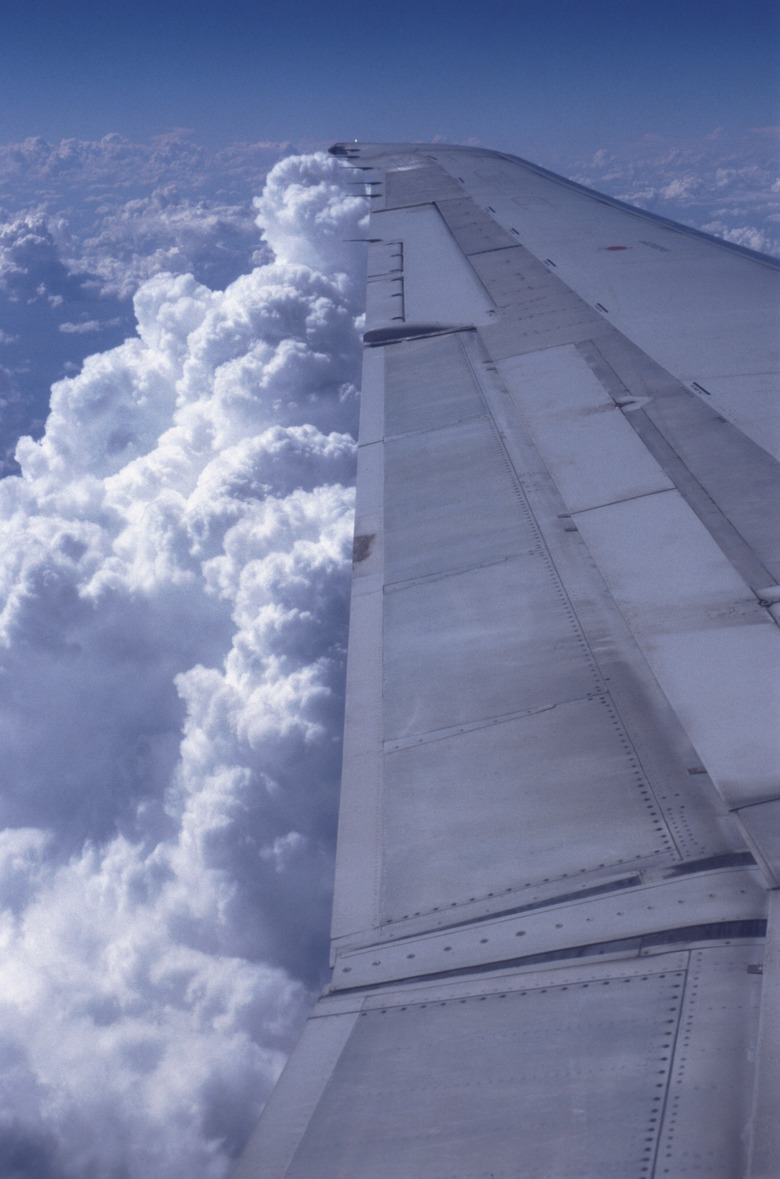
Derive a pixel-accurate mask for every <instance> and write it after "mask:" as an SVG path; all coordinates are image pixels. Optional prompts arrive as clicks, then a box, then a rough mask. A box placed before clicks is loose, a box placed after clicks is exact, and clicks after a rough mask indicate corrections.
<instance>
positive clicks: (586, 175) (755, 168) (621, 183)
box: [567, 127, 780, 257]
mask: <svg viewBox="0 0 780 1179" xmlns="http://www.w3.org/2000/svg"><path fill="white" fill-rule="evenodd" d="M779 147H780V127H757V128H754V129H753V130H752V131H750V132H748V133H747V134H745V135H739V136H732V135H729V134H728V133H727V132H726V131H725V130H724V129H723V128H721V127H719V128H716V130H715V131H713V132H712V133H711V134H710V135H708V136H707V137H706V138H704V139H700V140H674V139H668V138H664V137H663V136H661V135H652V134H651V135H646V136H645V137H644V138H643V139H642V140H640V141H639V142H637V143H633V144H622V145H620V147H619V148H613V149H611V150H608V149H606V148H604V149H602V150H600V151H598V152H596V154H595V155H594V156H593V157H592V158H591V159H590V160H585V161H579V162H576V163H574V162H569V164H568V166H567V175H570V176H571V177H572V179H574V180H578V181H579V182H580V183H582V184H587V185H590V186H591V187H593V188H596V189H599V190H600V191H602V192H607V193H609V194H610V195H611V196H615V197H618V198H619V199H620V200H624V201H628V202H629V204H635V205H639V206H640V207H641V208H643V209H649V210H650V211H651V212H653V213H660V214H661V215H662V216H664V217H670V218H671V219H672V220H673V221H680V222H681V223H682V224H684V225H691V226H693V227H694V228H695V229H702V230H704V232H705V233H711V234H714V235H715V236H716V237H722V238H725V240H726V241H730V242H734V243H735V244H736V245H739V246H747V247H748V249H751V250H758V252H759V253H762V254H773V255H775V256H777V257H780V199H778V198H780V169H778V162H779V159H780V156H779V154H778V148H779Z"/></svg>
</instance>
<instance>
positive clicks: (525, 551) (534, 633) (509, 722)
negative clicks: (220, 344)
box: [237, 145, 780, 1179]
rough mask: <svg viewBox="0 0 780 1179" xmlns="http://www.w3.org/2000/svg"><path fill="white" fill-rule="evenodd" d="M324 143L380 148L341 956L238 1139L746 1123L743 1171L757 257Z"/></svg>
mask: <svg viewBox="0 0 780 1179" xmlns="http://www.w3.org/2000/svg"><path fill="white" fill-rule="evenodd" d="M337 150H338V151H339V153H340V154H342V155H345V156H348V157H354V158H359V159H360V161H361V164H362V165H363V166H373V167H374V168H376V169H377V170H378V172H377V173H376V174H380V173H381V174H382V176H383V178H384V186H383V189H382V195H381V197H380V198H379V199H377V200H376V201H374V203H373V214H372V222H371V230H370V236H371V238H373V239H376V240H374V241H372V242H371V244H370V246H369V256H368V265H369V304H368V313H367V333H366V344H367V347H366V354H365V365H364V388H363V402H362V410H361V433H360V448H359V474H358V502H357V514H356V528H355V534H356V535H355V566H354V581H353V599H352V617H351V626H350V650H349V668H348V688H347V717H346V729H345V751H344V771H343V784H342V799H341V813H340V821H339V847H338V855H337V871H336V890H335V898H334V914H333V929H332V934H333V966H334V974H333V982H332V986H331V988H330V993H329V994H327V995H326V996H325V997H323V998H322V999H321V1000H320V1003H319V1004H318V1006H317V1009H316V1010H315V1012H314V1014H313V1016H312V1019H311V1020H310V1022H309V1025H308V1026H307V1030H306V1032H305V1034H304V1038H303V1040H302V1041H301V1044H300V1045H299V1048H298V1049H297V1050H296V1052H295V1053H294V1054H293V1057H292V1058H291V1061H290V1064H289V1065H288V1068H287V1070H285V1073H284V1074H283V1077H282V1080H281V1082H280V1084H279V1086H278V1088H277V1090H276V1092H275V1095H274V1097H273V1098H272V1101H271V1102H270V1103H269V1107H268V1110H267V1113H266V1115H264V1119H263V1121H262V1122H261V1126H260V1129H259V1130H258V1133H257V1135H256V1136H255V1138H254V1139H253V1140H252V1143H251V1144H250V1147H249V1148H248V1150H247V1154H246V1156H245V1159H244V1161H243V1162H242V1164H241V1168H243V1169H239V1172H238V1173H237V1174H238V1176H240V1179H249V1176H252V1177H253V1179H258V1177H259V1176H263V1179H266V1177H268V1179H283V1177H284V1179H294V1177H297V1179H301V1177H304V1176H305V1177H306V1179H331V1177H333V1179H335V1177H336V1176H338V1177H339V1179H351V1177H352V1176H356V1177H357V1176H359V1177H360V1179H388V1177H389V1176H393V1179H395V1177H396V1176H398V1175H403V1176H404V1177H405V1179H406V1177H408V1179H423V1177H424V1179H430V1177H431V1176H440V1177H442V1179H443V1177H444V1176H447V1177H448V1179H460V1177H461V1176H462V1177H463V1179H465V1177H466V1176H468V1179H475V1177H477V1176H479V1177H482V1179H487V1177H488V1176H493V1179H496V1177H497V1176H499V1175H500V1176H503V1177H504V1179H506V1177H508V1176H510V1175H511V1176H512V1179H518V1177H522V1179H532V1177H533V1179H538V1177H539V1176H545V1177H546V1176H550V1175H555V1176H556V1179H569V1177H572V1179H573V1177H574V1176H575V1175H576V1176H591V1175H592V1176H594V1177H595V1176H599V1177H601V1176H611V1175H614V1176H615V1177H616V1179H617V1177H618V1176H619V1177H620V1179H625V1176H629V1175H630V1176H636V1177H637V1179H651V1177H654V1179H660V1177H661V1176H677V1175H684V1174H688V1173H690V1174H701V1175H704V1174H706V1175H708V1176H713V1177H722V1179H732V1177H733V1176H735V1175H737V1174H743V1173H746V1168H747V1166H748V1162H747V1153H746V1152H747V1148H748V1143H749V1142H752V1152H753V1153H752V1159H753V1162H752V1166H753V1171H752V1172H751V1174H752V1175H755V1179H768V1176H769V1175H770V1174H774V1173H776V1172H777V1173H780V1143H778V1142H777V1140H776V1136H775V1134H774V1130H773V1129H772V1125H773V1123H772V1116H773V1115H772V1112H771V1111H772V1109H773V1101H774V1100H775V1098H776V1096H777V1093H776V1089H777V1085H778V1080H777V1077H776V1067H775V1064H774V1063H773V1061H774V1056H773V1055H772V1053H773V1052H774V1049H772V1048H771V1045H772V1044H773V1043H774V1040H773V1037H774V1034H775V1032H776V1030H777V1029H776V1026H775V1025H776V1022H777V1021H776V1019H775V1016H774V1014H773V1012H774V1011H775V1004H776V997H775V990H776V980H775V982H773V981H772V980H773V979H774V974H772V973H771V971H772V969H773V967H771V962H772V961H773V960H772V958H771V953H773V952H774V951H773V950H772V951H771V952H770V957H769V959H768V960H767V969H768V973H767V976H762V975H761V973H760V971H761V967H762V961H763V953H764V939H763V936H762V935H763V930H764V918H765V915H766V893H767V887H770V888H773V887H776V886H777V883H778V880H780V875H778V872H779V869H778V865H777V858H778V847H780V837H778V831H779V830H780V823H778V820H777V807H778V796H779V795H780V785H779V783H778V779H779V778H780V749H778V740H777V733H778V726H777V725H776V711H775V710H776V707H777V703H778V699H777V697H778V690H779V689H778V685H779V684H780V673H778V666H779V664H778V660H777V655H778V651H777V644H778V641H780V636H779V635H778V627H777V625H776V621H775V619H774V617H773V615H772V613H771V612H770V611H771V610H772V609H775V608H776V604H773V602H774V600H772V602H770V601H769V600H768V599H765V598H764V597H762V590H763V591H764V592H766V589H767V587H771V586H773V585H776V584H777V582H778V581H779V580H780V536H778V528H777V518H778V514H779V513H778V511H776V510H775V508H774V507H773V502H774V499H773V497H776V501H777V503H778V506H779V508H780V480H778V470H777V464H776V463H775V462H774V460H772V459H771V458H770V455H769V451H770V450H771V449H772V443H771V435H772V433H773V430H774V428H775V425H776V418H775V414H776V409H775V406H776V402H775V403H773V402H772V401H771V398H770V395H769V392H768V390H769V384H768V379H767V374H768V373H770V372H771V371H774V367H775V364H776V362H775V359H774V356H773V352H774V342H773V333H772V332H771V331H769V330H768V329H769V328H771V326H772V324H773V322H774V319H775V318H776V315H777V304H776V303H775V304H774V305H770V302H769V300H770V296H771V298H774V299H776V295H771V292H772V291H775V290H776V280H777V273H776V271H775V270H774V269H773V267H772V265H771V264H770V263H765V262H762V261H760V260H756V259H754V258H750V257H748V256H747V255H746V254H745V252H744V251H739V250H738V249H732V248H730V247H728V246H725V245H718V244H714V243H712V242H710V241H708V240H706V239H704V238H703V237H702V236H701V235H696V234H693V233H689V232H687V231H685V230H683V229H682V228H680V227H674V226H672V225H670V224H667V223H664V222H661V221H659V220H658V219H654V218H652V217H648V216H646V215H644V214H640V213H638V212H635V211H627V210H623V209H621V208H618V207H616V205H615V203H614V202H611V201H609V200H608V199H607V198H603V199H602V198H600V197H594V196H591V195H588V194H586V193H584V192H583V191H582V190H579V189H578V188H577V186H572V185H571V184H568V183H567V182H566V181H562V180H561V179H560V178H555V177H550V176H549V175H547V174H544V173H543V172H542V171H541V170H539V169H536V168H534V167H532V166H530V165H526V164H524V163H523V162H522V161H513V160H511V159H509V158H508V157H503V156H500V155H495V154H493V153H487V152H484V151H481V150H479V149H468V148H463V149H461V148H457V149H455V148H446V147H441V145H437V146H435V147H430V148H427V147H426V148H420V147H410V146H409V145H396V146H391V147H389V148H383V147H382V146H381V145H344V146H343V147H340V148H338V149H337ZM613 247H620V248H613ZM708 381H709V385H708V384H707V382H708ZM710 386H712V387H710ZM774 387H776V386H774ZM743 431H744V432H743ZM731 811H736V812H737V814H736V816H735V815H734V814H732V813H731ZM743 832H744V834H743ZM745 835H746V836H747V840H746V839H745ZM749 849H753V851H755V853H756V858H757V861H758V866H756V865H755V864H754V862H753V858H752V856H751V852H750V850H749ZM771 908H772V911H774V903H772V906H771ZM770 936H772V935H771V929H770ZM773 944H774V943H772V945H773ZM775 973H776V972H775ZM765 980H767V981H768V985H767V986H766V988H765V990H764V997H763V999H762V998H761V995H762V982H763V981H765ZM759 1001H761V1003H762V1008H761V1010H762V1014H761V1021H762V1022H761V1028H762V1029H763V1030H762V1031H761V1032H760V1033H759V1026H758V1006H759ZM315 1029H317V1030H315ZM760 1038H763V1041H764V1043H763V1044H762V1045H761V1048H760V1051H759V1058H758V1059H759V1079H758V1084H757V1088H756V1096H755V1099H753V1097H752V1096H751V1095H752V1091H753V1090H752V1086H753V1073H754V1069H753V1061H754V1059H755V1052H756V1046H757V1043H758V1041H759V1039H760ZM766 1045H770V1047H769V1048H767V1047H766ZM775 1055H776V1054H775ZM751 1107H752V1108H753V1131H752V1132H751V1131H750V1114H751ZM751 1133H752V1136H751Z"/></svg>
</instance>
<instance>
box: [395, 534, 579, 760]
mask: <svg viewBox="0 0 780 1179" xmlns="http://www.w3.org/2000/svg"><path fill="white" fill-rule="evenodd" d="M384 617H385V738H386V739H390V740H393V739H395V738H398V737H403V736H411V735H413V734H416V733H430V732H432V731H433V730H435V729H447V728H450V727H452V726H455V725H461V724H467V723H469V722H471V721H478V720H488V719H492V718H493V717H497V716H510V715H512V714H513V713H518V712H522V711H526V710H531V709H539V708H546V707H553V706H554V705H556V704H560V703H561V702H563V701H565V700H577V699H582V698H583V697H584V696H587V695H588V693H589V692H592V691H594V690H596V688H597V683H596V680H595V676H594V671H593V667H592V665H591V663H590V661H589V659H588V658H587V654H586V653H585V652H584V651H583V647H582V643H581V640H580V636H579V634H578V632H577V629H576V626H575V625H574V621H573V619H572V618H571V617H570V615H569V613H568V612H567V610H566V608H565V603H561V602H560V600H559V599H558V598H557V597H555V596H553V594H552V586H551V585H550V578H549V575H548V572H547V569H546V568H545V565H544V563H543V562H542V561H541V560H540V559H539V558H537V557H534V556H523V557H515V558H514V559H512V560H501V561H499V562H498V563H497V564H493V565H487V566H485V567H484V568H478V569H469V570H467V571H466V572H464V573H457V574H452V575H450V576H447V577H433V578H431V579H428V580H424V581H419V582H416V583H414V584H413V585H409V586H406V587H403V588H401V587H398V588H394V589H392V590H391V591H389V592H387V593H386V595H385V615H384ZM551 651H554V652H555V658H554V659H551V658H550V652H551ZM464 683H467V684H468V690H467V691H466V690H464Z"/></svg>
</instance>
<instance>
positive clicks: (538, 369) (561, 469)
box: [499, 346, 672, 512]
mask: <svg viewBox="0 0 780 1179" xmlns="http://www.w3.org/2000/svg"><path fill="white" fill-rule="evenodd" d="M499 368H500V371H501V375H502V376H503V378H504V380H505V381H506V384H507V387H508V388H509V390H510V391H511V393H512V395H513V396H514V397H515V398H516V400H517V402H518V405H519V406H520V407H521V412H522V414H523V417H524V418H525V420H526V422H527V423H528V424H529V426H530V429H531V433H532V435H533V438H534V442H535V443H536V445H537V447H538V448H539V452H540V454H541V455H542V457H543V458H544V460H545V462H546V463H547V466H548V467H549V469H550V473H551V474H552V477H553V479H554V480H555V482H556V484H557V486H558V488H559V489H560V492H561V495H562V497H563V499H564V501H565V503H566V505H567V507H568V508H569V509H570V510H571V511H572V512H577V511H581V510H583V509H584V508H593V507H597V506H598V505H600V504H608V503H613V502H614V501H616V500H621V499H632V498H633V497H634V496H637V495H649V494H650V493H651V492H654V491H664V490H666V489H668V488H670V487H671V486H672V483H671V481H670V479H669V477H668V476H667V475H665V474H664V472H663V471H662V470H661V468H660V467H659V465H658V463H657V462H656V461H655V459H653V457H652V456H651V455H650V454H648V452H647V448H646V447H645V446H643V445H642V443H641V442H640V440H639V438H637V436H636V434H635V433H634V431H633V430H632V429H631V426H630V425H629V424H628V422H627V421H626V420H625V419H624V417H623V415H622V414H621V413H620V411H619V410H618V409H617V408H616V406H615V403H614V401H613V400H612V398H611V397H609V396H608V394H607V393H606V391H605V390H604V387H603V385H602V384H601V383H600V382H599V381H598V380H597V378H596V377H595V376H594V375H593V373H592V372H591V370H590V369H589V368H588V366H587V365H586V363H585V361H584V360H583V359H582V357H581V356H580V355H579V353H578V352H577V350H576V349H575V348H574V347H572V346H568V347H565V348H546V349H544V350H543V351H542V352H534V353H531V354H530V355H527V356H522V357H513V358H512V359H508V360H504V361H502V362H501V363H500V365H499Z"/></svg>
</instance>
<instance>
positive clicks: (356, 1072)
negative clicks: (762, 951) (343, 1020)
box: [284, 945, 769, 1179]
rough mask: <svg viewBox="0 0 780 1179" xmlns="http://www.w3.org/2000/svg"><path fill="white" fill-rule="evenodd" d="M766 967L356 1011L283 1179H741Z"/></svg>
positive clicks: (406, 991) (716, 963) (469, 992)
mask: <svg viewBox="0 0 780 1179" xmlns="http://www.w3.org/2000/svg"><path fill="white" fill-rule="evenodd" d="M757 949H758V947H755V946H750V945H746V946H730V947H713V948H705V949H701V950H693V951H691V952H690V954H685V953H683V954H681V953H667V954H663V955H660V956H658V957H657V958H656V959H650V960H644V961H643V962H630V961H628V962H625V961H624V962H618V961H615V962H603V963H595V964H582V965H580V966H577V967H574V968H573V967H571V966H569V967H564V968H560V967H559V968H558V969H557V970H548V971H547V972H542V971H538V970H537V971H531V972H529V971H525V972H520V973H514V974H508V973H504V974H503V975H493V976H489V977H488V978H486V979H485V980H484V982H483V981H482V980H473V979H472V980H468V981H465V982H464V981H455V980H454V981H453V982H451V983H449V984H446V983H445V984H442V983H439V984H437V985H435V986H431V985H430V984H418V985H417V986H416V987H406V988H400V989H394V990H389V991H384V992H380V993H377V994H374V995H369V996H368V998H366V999H363V1000H362V1002H361V1001H360V1000H358V1005H359V1006H360V1008H361V1015H360V1016H359V1017H358V1019H357V1022H356V1023H355V1024H354V1025H353V1030H352V1034H351V1037H350V1039H349V1041H348V1043H347V1044H346V1047H345V1049H344V1052H343V1054H342V1056H341V1058H340V1060H339V1062H338V1064H337V1066H336V1068H335V1069H334V1071H333V1075H332V1078H331V1080H330V1082H329V1084H328V1086H327V1088H326V1090H325V1092H324V1094H323V1100H322V1102H321V1103H320V1105H319V1107H318V1109H317V1111H316V1112H315V1114H314V1117H313V1118H312V1120H311V1121H310V1123H309V1125H308V1129H307V1130H306V1132H305V1134H304V1135H303V1136H302V1139H301V1142H300V1146H299V1149H298V1151H297V1153H296V1154H295V1156H294V1159H293V1161H292V1165H291V1166H290V1168H289V1170H288V1171H286V1172H285V1173H284V1174H286V1176H287V1179H303V1177H304V1176H305V1177H306V1179H310V1177H311V1176H313V1175H316V1176H317V1179H331V1177H333V1179H335V1177H337V1176H338V1177H339V1179H341V1176H346V1175H360V1176H361V1179H385V1177H387V1179H390V1177H391V1176H392V1179H395V1177H396V1176H398V1175H404V1176H406V1175H409V1176H412V1175H414V1176H418V1175H419V1176H425V1179H445V1177H446V1179H461V1177H463V1179H480V1177H481V1179H489V1177H490V1176H493V1177H495V1176H504V1177H506V1179H509V1177H515V1176H518V1175H522V1176H523V1179H548V1177H549V1176H551V1175H555V1177H556V1179H574V1177H575V1176H576V1177H578V1179H583V1177H586V1176H593V1177H594V1179H595V1177H599V1179H600V1177H601V1176H615V1177H616V1179H618V1177H619V1179H625V1177H626V1176H635V1177H636V1179H646V1177H647V1176H650V1175H651V1174H654V1173H655V1174H657V1175H662V1174H671V1175H685V1174H688V1173H691V1174H702V1175H704V1174H706V1175H707V1176H708V1179H709V1177H711V1179H733V1176H735V1175H738V1174H742V1173H744V1166H745V1130H746V1126H747V1121H748V1114H749V1098H748V1095H749V1092H750V1081H751V1076H752V1071H753V1067H752V1064H751V1062H750V1061H751V1055H752V1050H753V1045H754V1044H755V1039H756V1022H757V999H758V992H759V987H760V978H759V977H758V976H757V975H756V974H755V973H748V967H749V966H750V964H751V962H755V960H756V952H757ZM689 961H690V966H689ZM332 1002H333V1000H324V1001H323V1003H322V1010H323V1012H325V1011H327V1010H328V1009H329V1007H328V1005H329V1003H332ZM330 1009H331V1010H333V1008H330ZM746 1049H747V1050H746ZM617 1110H619V1111H620V1113H619V1116H616V1111H617ZM768 1174H769V1173H767V1175H768Z"/></svg>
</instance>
